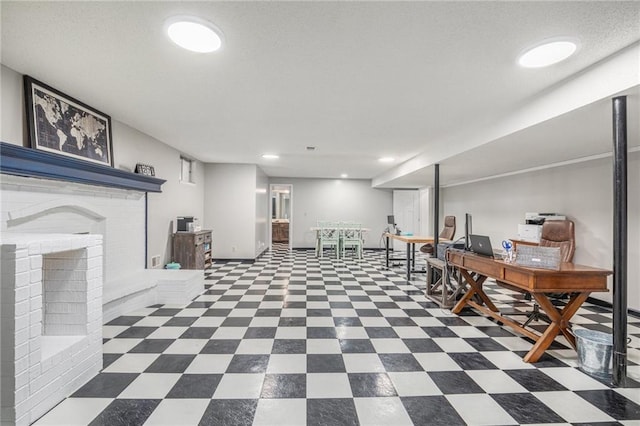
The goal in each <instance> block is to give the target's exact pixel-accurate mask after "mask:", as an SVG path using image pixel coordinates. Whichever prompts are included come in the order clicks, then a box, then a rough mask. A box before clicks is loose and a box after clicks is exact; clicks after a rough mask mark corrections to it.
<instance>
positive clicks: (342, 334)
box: [336, 327, 369, 339]
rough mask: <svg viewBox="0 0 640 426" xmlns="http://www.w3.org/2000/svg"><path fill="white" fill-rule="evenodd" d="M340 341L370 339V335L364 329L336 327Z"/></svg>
mask: <svg viewBox="0 0 640 426" xmlns="http://www.w3.org/2000/svg"><path fill="white" fill-rule="evenodd" d="M336 336H337V337H338V339H368V338H369V335H368V334H367V331H366V330H365V329H364V327H336Z"/></svg>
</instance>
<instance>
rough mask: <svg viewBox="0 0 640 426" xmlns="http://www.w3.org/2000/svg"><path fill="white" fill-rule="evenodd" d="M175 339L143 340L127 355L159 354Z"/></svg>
mask: <svg viewBox="0 0 640 426" xmlns="http://www.w3.org/2000/svg"><path fill="white" fill-rule="evenodd" d="M173 342H175V339H144V340H143V341H142V342H140V343H138V344H137V345H135V346H134V347H133V348H132V349H131V350H130V351H129V353H132V354H161V353H162V352H164V350H165V349H167V348H168V347H169V346H171V344H172V343H173Z"/></svg>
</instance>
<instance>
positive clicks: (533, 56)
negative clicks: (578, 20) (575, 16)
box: [518, 39, 578, 68]
mask: <svg viewBox="0 0 640 426" xmlns="http://www.w3.org/2000/svg"><path fill="white" fill-rule="evenodd" d="M576 50H578V44H577V41H575V40H572V39H553V40H545V41H544V42H543V43H542V44H539V45H537V46H535V47H533V48H531V49H528V50H527V51H525V52H524V53H523V54H521V55H520V56H519V57H518V64H520V66H522V67H525V68H542V67H546V66H549V65H553V64H557V63H558V62H560V61H563V60H565V59H567V58H568V57H569V56H571V55H573V54H574V53H575V52H576Z"/></svg>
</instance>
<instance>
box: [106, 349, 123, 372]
mask: <svg viewBox="0 0 640 426" xmlns="http://www.w3.org/2000/svg"><path fill="white" fill-rule="evenodd" d="M121 356H122V354H105V353H103V354H102V368H103V369H105V368H107V367H108V366H110V365H111V364H113V362H114V361H115V360H117V359H118V358H120V357H121Z"/></svg>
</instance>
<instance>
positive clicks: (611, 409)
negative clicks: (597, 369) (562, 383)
mask: <svg viewBox="0 0 640 426" xmlns="http://www.w3.org/2000/svg"><path fill="white" fill-rule="evenodd" d="M575 393H576V394H577V395H579V396H580V397H581V398H584V399H585V400H587V401H589V402H590V403H591V404H592V405H595V406H596V407H598V408H599V409H600V410H602V411H604V412H605V413H607V414H608V415H610V416H611V417H613V418H614V419H616V420H621V421H623V420H640V405H638V404H636V403H635V402H633V401H631V400H630V399H628V398H625V397H624V396H622V395H620V394H619V393H618V392H616V391H614V390H612V389H604V390H587V391H576V392H575Z"/></svg>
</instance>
